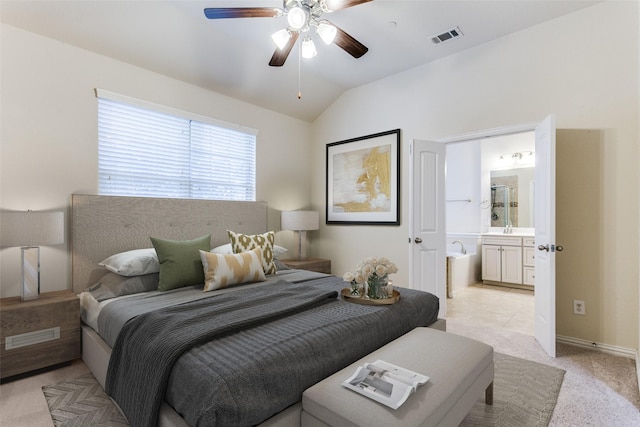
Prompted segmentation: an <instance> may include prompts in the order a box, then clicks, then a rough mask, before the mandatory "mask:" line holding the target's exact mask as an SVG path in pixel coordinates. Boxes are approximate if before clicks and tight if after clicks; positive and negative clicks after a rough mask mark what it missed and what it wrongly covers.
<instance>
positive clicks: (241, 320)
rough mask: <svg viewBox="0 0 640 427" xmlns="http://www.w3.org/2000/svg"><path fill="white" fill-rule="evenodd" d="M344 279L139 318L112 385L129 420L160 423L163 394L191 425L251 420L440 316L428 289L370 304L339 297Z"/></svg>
mask: <svg viewBox="0 0 640 427" xmlns="http://www.w3.org/2000/svg"><path fill="white" fill-rule="evenodd" d="M343 285H344V283H343V282H342V279H340V278H337V277H333V276H329V277H326V278H322V279H317V280H313V281H309V282H306V283H304V284H301V285H297V284H292V283H287V282H281V283H276V284H274V285H269V286H268V287H260V288H254V289H247V290H246V291H245V290H242V291H237V292H234V293H232V294H228V295H229V296H227V295H221V296H219V297H216V298H215V299H205V300H200V301H196V302H193V303H185V304H182V305H181V306H180V308H179V309H178V308H177V307H173V308H169V309H162V310H158V311H156V312H152V313H148V314H144V315H141V316H138V317H136V318H135V319H133V320H131V321H129V322H127V323H126V324H125V326H124V327H123V329H122V331H121V333H120V334H119V335H118V339H117V341H116V345H115V346H114V348H113V353H112V356H111V363H110V366H109V372H108V375H107V392H108V393H109V394H110V395H111V396H112V397H114V399H115V400H116V402H118V404H119V405H120V406H121V408H122V409H123V411H124V412H125V414H126V415H127V417H128V418H129V421H130V422H131V425H133V426H138V425H146V426H151V425H155V420H156V416H157V409H158V407H159V405H160V403H161V401H162V399H163V398H164V399H165V400H166V401H167V402H168V403H169V404H170V405H171V406H173V408H174V409H175V410H176V411H177V412H178V413H179V414H180V415H181V416H182V417H183V418H184V419H185V420H186V422H187V423H188V424H189V425H193V426H196V425H198V426H216V425H218V426H227V425H234V426H236V425H255V424H258V423H260V422H262V421H264V420H265V419H268V418H270V417H271V416H272V415H274V414H276V413H278V412H280V411H282V410H284V409H285V408H287V407H288V406H290V405H292V404H294V403H296V402H298V401H299V400H300V399H301V396H302V392H303V391H304V390H305V389H306V388H308V387H309V386H311V385H313V384H315V383H316V382H318V381H320V380H322V379H323V378H325V377H327V376H329V375H331V374H332V373H334V372H335V371H337V370H339V369H341V368H342V367H344V366H345V365H347V364H350V363H352V362H353V361H355V360H357V359H358V358H360V357H363V356H364V355H366V354H368V353H370V352H371V351H373V350H375V349H376V348H379V347H380V346H382V345H384V344H385V343H387V342H389V341H391V340H393V339H395V338H397V337H398V336H400V335H402V334H404V333H406V332H408V331H410V330H411V329H413V328H415V327H417V326H427V325H429V324H430V323H432V322H434V321H435V320H436V318H437V313H438V300H437V298H436V297H435V296H433V295H431V294H427V293H424V292H419V291H413V290H408V289H403V290H402V291H401V292H402V297H401V300H400V301H399V302H398V303H396V304H393V305H390V306H364V305H357V304H352V303H349V302H345V301H341V300H339V299H335V296H336V291H339V290H340V289H341V288H342V287H343ZM231 301H233V302H231ZM214 302H215V303H214ZM215 306H219V307H218V308H217V309H216V308H212V307H215ZM220 308H222V310H220ZM175 313H179V314H178V315H177V316H178V318H179V319H181V320H176V319H175V317H174V316H176V314H175Z"/></svg>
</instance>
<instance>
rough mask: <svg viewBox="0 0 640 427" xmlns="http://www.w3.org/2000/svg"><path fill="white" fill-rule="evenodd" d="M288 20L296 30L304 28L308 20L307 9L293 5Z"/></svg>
mask: <svg viewBox="0 0 640 427" xmlns="http://www.w3.org/2000/svg"><path fill="white" fill-rule="evenodd" d="M287 21H289V25H290V26H291V28H293V29H294V30H300V29H302V28H304V27H305V26H306V25H307V21H308V15H307V11H306V10H305V9H303V8H301V7H300V6H295V7H292V8H291V9H289V12H288V13H287Z"/></svg>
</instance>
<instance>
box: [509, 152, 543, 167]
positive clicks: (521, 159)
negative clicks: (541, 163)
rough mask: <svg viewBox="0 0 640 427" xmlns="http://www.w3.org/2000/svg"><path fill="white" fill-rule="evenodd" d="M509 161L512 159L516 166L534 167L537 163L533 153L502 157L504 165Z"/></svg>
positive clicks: (511, 154) (519, 153)
mask: <svg viewBox="0 0 640 427" xmlns="http://www.w3.org/2000/svg"><path fill="white" fill-rule="evenodd" d="M509 159H511V163H512V164H514V165H533V164H535V161H536V157H535V153H534V152H533V151H517V152H515V153H508V154H503V155H501V156H500V162H502V163H507V162H509Z"/></svg>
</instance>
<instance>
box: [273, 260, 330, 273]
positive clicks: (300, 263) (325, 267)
mask: <svg viewBox="0 0 640 427" xmlns="http://www.w3.org/2000/svg"><path fill="white" fill-rule="evenodd" d="M280 261H281V262H283V263H284V264H285V265H286V266H287V267H289V268H297V269H300V270H309V271H317V272H318V273H327V274H331V260H330V259H322V258H303V259H281V260H280Z"/></svg>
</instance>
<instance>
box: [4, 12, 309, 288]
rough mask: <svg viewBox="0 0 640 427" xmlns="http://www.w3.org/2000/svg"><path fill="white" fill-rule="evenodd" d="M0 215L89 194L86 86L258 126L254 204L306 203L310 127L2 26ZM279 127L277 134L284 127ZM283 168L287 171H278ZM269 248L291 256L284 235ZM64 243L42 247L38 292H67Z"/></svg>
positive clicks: (12, 254)
mask: <svg viewBox="0 0 640 427" xmlns="http://www.w3.org/2000/svg"><path fill="white" fill-rule="evenodd" d="M0 31H1V33H0V35H1V39H2V52H1V53H2V62H1V76H0V78H1V80H0V84H1V90H2V96H1V100H0V108H1V110H0V111H1V112H2V116H1V130H0V132H1V133H0V149H1V151H0V153H1V158H0V209H6V210H26V209H32V210H44V209H63V210H66V211H67V230H68V229H69V219H68V213H69V212H68V205H69V199H70V195H71V194H72V193H89V194H95V193H96V191H97V174H98V171H97V153H98V151H97V150H98V145H97V103H96V98H95V96H94V88H102V89H105V90H108V91H111V92H116V93H120V94H123V95H127V96H130V97H134V98H139V99H142V100H146V101H150V102H154V103H157V104H161V105H165V106H169V107H172V108H177V109H180V110H183V111H189V112H193V113H196V114H199V115H203V116H208V117H212V118H215V119H218V120H223V121H227V122H231V123H237V124H241V125H245V126H249V127H252V128H255V129H259V134H258V136H257V159H258V163H257V199H258V200H263V201H267V202H268V204H269V208H270V209H269V226H270V228H271V229H274V230H279V228H280V216H279V211H280V210H293V209H299V208H306V207H308V205H309V203H310V200H309V191H310V182H311V178H312V177H311V176H310V174H309V172H308V171H309V169H310V164H311V161H310V156H309V149H310V143H309V141H310V125H309V124H308V123H306V122H303V121H300V120H297V119H293V118H290V117H287V116H284V115H281V114H277V113H274V112H272V111H269V110H265V109H263V108H258V107H255V106H252V105H250V104H247V103H244V102H240V101H237V100H234V99H231V98H228V97H225V96H222V95H219V94H216V93H213V92H209V91H206V90H203V89H200V88H198V87H195V86H191V85H188V84H185V83H183V82H180V81H177V80H173V79H170V78H167V77H165V76H162V75H159V74H156V73H153V72H149V71H147V70H144V69H141V68H137V67H133V66H131V65H128V64H125V63H122V62H118V61H115V60H112V59H110V58H107V57H104V56H100V55H96V54H94V53H91V52H88V51H85V50H82V49H78V48H75V47H73V46H70V45H67V44H64V43H61V42H58V41H55V40H52V39H48V38H44V37H41V36H39V35H36V34H33V33H29V32H26V31H23V30H20V29H17V28H15V27H11V26H8V25H5V24H2V27H1V30H0ZM283 130H286V131H283ZM284 165H286V167H283V166H284ZM277 240H278V243H279V244H281V245H284V246H287V247H289V248H290V250H293V233H292V232H281V233H279V234H278V237H277ZM68 251H69V245H68V239H67V243H66V244H64V245H60V246H58V247H43V248H42V249H41V272H42V280H41V284H42V291H43V292H46V291H53V290H59V289H67V288H70V287H71V286H70V274H69V272H70V260H69V256H68ZM0 258H1V259H0V268H1V274H0V296H2V297H7V296H15V295H19V294H20V286H19V281H20V268H19V265H20V250H19V249H18V248H1V249H0Z"/></svg>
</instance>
